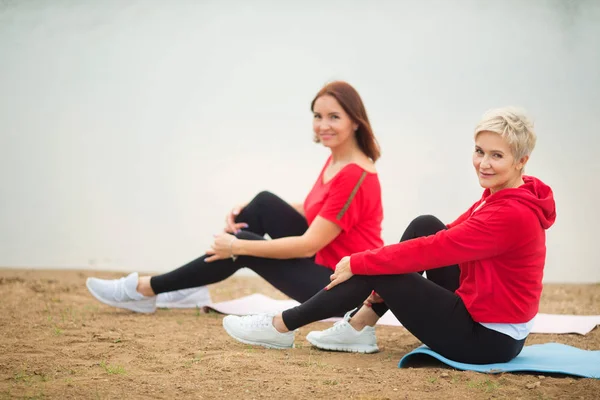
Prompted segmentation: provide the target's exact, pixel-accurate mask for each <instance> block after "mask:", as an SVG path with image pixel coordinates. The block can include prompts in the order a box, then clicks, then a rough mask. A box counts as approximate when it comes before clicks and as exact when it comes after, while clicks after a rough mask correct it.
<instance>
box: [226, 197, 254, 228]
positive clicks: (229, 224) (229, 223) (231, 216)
mask: <svg viewBox="0 0 600 400" xmlns="http://www.w3.org/2000/svg"><path fill="white" fill-rule="evenodd" d="M247 205H248V203H243V204H239V205H237V206H235V207H233V208H232V209H231V211H229V213H228V214H227V215H226V216H225V232H228V233H234V234H235V233H238V232H239V231H240V229H242V228H247V227H248V224H246V223H245V222H238V223H236V222H235V218H236V217H237V216H238V215H240V213H241V212H242V210H243V209H244V208H245V207H246V206H247Z"/></svg>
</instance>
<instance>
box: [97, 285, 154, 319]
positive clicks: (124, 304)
mask: <svg viewBox="0 0 600 400" xmlns="http://www.w3.org/2000/svg"><path fill="white" fill-rule="evenodd" d="M85 286H86V287H87V290H88V292H90V294H91V295H92V296H94V298H95V299H96V300H98V301H99V302H100V303H102V304H106V305H109V306H112V307H117V308H124V309H126V310H129V311H134V312H138V313H143V314H152V313H153V312H155V311H156V307H154V306H150V308H148V307H146V308H139V307H133V304H131V306H129V307H128V306H127V305H128V304H129V303H128V302H119V301H110V300H106V299H103V298H102V297H101V296H99V295H98V294H96V293H95V292H94V290H93V289H92V288H91V287H90V286H89V285H88V283H87V282H86V283H85ZM142 301H143V300H142ZM136 303H137V305H138V306H139V305H140V303H139V302H136Z"/></svg>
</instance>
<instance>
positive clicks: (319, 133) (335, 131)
mask: <svg viewBox="0 0 600 400" xmlns="http://www.w3.org/2000/svg"><path fill="white" fill-rule="evenodd" d="M357 128H358V124H357V123H356V122H354V121H353V120H352V118H350V116H349V115H348V114H347V113H346V111H344V109H343V108H342V106H341V105H340V103H338V101H337V100H336V99H335V98H334V97H333V96H329V95H324V96H321V97H319V98H318V99H317V100H315V103H314V106H313V131H314V132H315V135H316V138H317V139H318V140H319V142H321V143H322V144H323V145H324V146H326V147H329V148H330V149H333V148H335V147H338V146H340V145H342V144H344V143H347V142H348V141H349V140H355V139H354V132H355V131H356V129H357Z"/></svg>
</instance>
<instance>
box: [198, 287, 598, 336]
mask: <svg viewBox="0 0 600 400" xmlns="http://www.w3.org/2000/svg"><path fill="white" fill-rule="evenodd" d="M298 304H300V303H298V302H297V301H295V300H275V299H272V298H270V297H268V296H265V295H263V294H259V293H256V294H251V295H250V296H245V297H240V298H239V299H234V300H229V301H223V302H220V303H211V304H209V305H207V306H206V308H208V309H212V310H214V311H217V312H220V313H223V314H233V315H249V314H260V313H267V312H281V311H283V310H287V309H288V308H292V307H295V306H297V305H298ZM339 319H340V318H329V319H327V321H337V320H339ZM377 324H378V325H389V326H402V324H400V322H399V321H398V320H397V319H396V317H395V316H394V314H392V313H391V312H389V311H388V312H387V313H385V315H384V316H383V317H381V319H380V320H379V322H377ZM596 325H600V315H557V314H541V313H540V314H538V315H537V316H536V317H535V323H534V324H533V329H532V330H531V333H556V334H562V333H578V334H580V335H585V334H587V333H589V332H590V331H591V330H592V329H594V328H595V327H596Z"/></svg>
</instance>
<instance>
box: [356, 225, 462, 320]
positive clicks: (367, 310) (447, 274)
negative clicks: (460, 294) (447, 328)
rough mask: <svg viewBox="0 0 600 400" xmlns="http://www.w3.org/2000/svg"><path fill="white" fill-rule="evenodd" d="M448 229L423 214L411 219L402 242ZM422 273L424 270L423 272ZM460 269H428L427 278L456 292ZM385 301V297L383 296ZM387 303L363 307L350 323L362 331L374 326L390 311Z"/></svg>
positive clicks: (449, 267) (401, 239)
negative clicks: (364, 328)
mask: <svg viewBox="0 0 600 400" xmlns="http://www.w3.org/2000/svg"><path fill="white" fill-rule="evenodd" d="M444 229H446V225H444V223H443V222H442V221H440V220H439V219H438V218H436V217H434V216H433V215H421V216H419V217H417V218H415V219H413V220H412V221H411V223H410V224H409V225H408V227H407V228H406V230H405V231H404V233H403V234H402V238H400V242H405V241H407V240H412V239H416V238H418V237H422V236H430V235H435V234H436V233H437V232H439V231H441V230H444ZM421 273H422V272H421ZM459 277H460V269H459V268H458V265H451V266H448V267H444V268H437V269H434V270H429V271H427V278H428V279H429V280H430V281H432V282H435V283H436V284H437V285H438V286H441V287H443V288H445V289H448V290H450V291H452V292H454V291H455V290H456V289H458V284H459ZM383 299H384V301H385V298H383ZM388 309H389V308H388V306H387V305H386V303H385V302H384V303H375V304H372V306H371V307H365V306H363V307H361V308H360V309H359V310H358V311H357V312H356V313H355V314H354V315H353V316H352V320H351V321H350V324H351V325H352V327H353V328H354V329H356V330H358V331H360V330H361V329H362V328H363V327H364V326H367V325H369V326H374V325H375V323H376V322H377V320H378V319H379V318H381V317H382V316H383V314H385V313H386V311H388Z"/></svg>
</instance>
